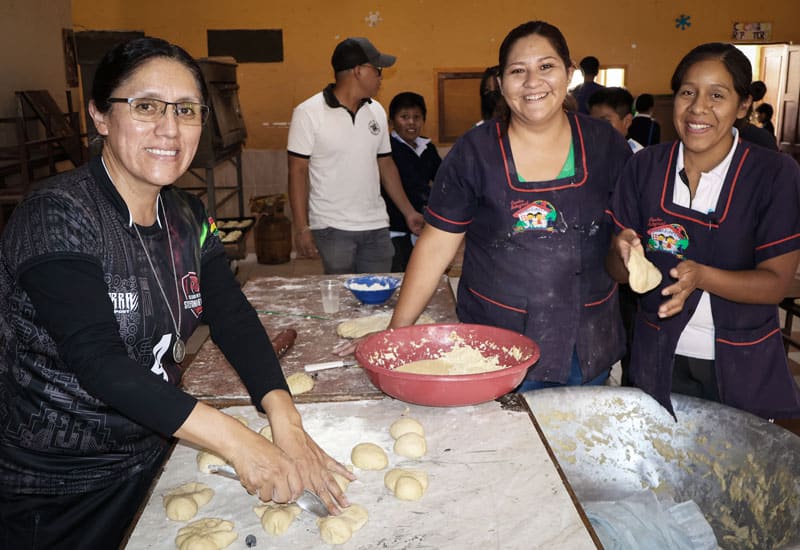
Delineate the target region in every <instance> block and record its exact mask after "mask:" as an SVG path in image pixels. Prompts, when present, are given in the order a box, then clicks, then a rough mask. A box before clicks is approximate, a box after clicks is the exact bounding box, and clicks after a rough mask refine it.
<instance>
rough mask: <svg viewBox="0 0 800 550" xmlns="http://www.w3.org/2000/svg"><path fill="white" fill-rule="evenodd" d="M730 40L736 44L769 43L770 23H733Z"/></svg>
mask: <svg viewBox="0 0 800 550" xmlns="http://www.w3.org/2000/svg"><path fill="white" fill-rule="evenodd" d="M732 38H733V39H734V40H736V41H737V42H769V41H771V40H772V23H765V22H760V23H734V24H733V36H732Z"/></svg>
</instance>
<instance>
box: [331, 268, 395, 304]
mask: <svg viewBox="0 0 800 550" xmlns="http://www.w3.org/2000/svg"><path fill="white" fill-rule="evenodd" d="M352 285H365V286H375V289H374V290H358V289H356V288H353V286H352ZM344 286H345V288H347V289H348V290H349V291H350V292H352V293H353V296H355V297H356V298H357V299H358V300H360V301H361V302H362V303H364V304H382V303H384V302H386V301H387V300H388V299H389V298H391V297H392V294H394V291H395V290H397V287H399V286H400V279H398V278H397V277H380V276H378V275H365V276H363V277H351V278H349V279H347V281H346V282H345V283H344Z"/></svg>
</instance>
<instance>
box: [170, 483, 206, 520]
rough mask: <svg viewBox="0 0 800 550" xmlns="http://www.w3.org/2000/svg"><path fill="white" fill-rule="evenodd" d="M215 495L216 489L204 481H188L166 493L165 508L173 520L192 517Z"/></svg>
mask: <svg viewBox="0 0 800 550" xmlns="http://www.w3.org/2000/svg"><path fill="white" fill-rule="evenodd" d="M213 496H214V490H213V489H211V487H209V486H208V485H205V484H204V483H195V482H193V483H186V484H185V485H181V486H180V487H178V488H176V489H172V490H171V491H169V492H168V493H167V494H166V495H164V509H165V511H166V514H167V517H168V518H169V519H171V520H173V521H186V520H189V519H192V518H193V517H194V516H195V514H197V510H198V509H199V508H200V507H201V506H205V505H206V504H208V502H209V501H210V500H211V498H212V497H213Z"/></svg>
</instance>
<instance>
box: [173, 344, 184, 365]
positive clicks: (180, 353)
mask: <svg viewBox="0 0 800 550" xmlns="http://www.w3.org/2000/svg"><path fill="white" fill-rule="evenodd" d="M185 357H186V344H184V343H183V340H181V339H180V338H175V343H174V344H173V345H172V358H173V359H174V360H175V362H176V363H182V362H183V359H184V358H185Z"/></svg>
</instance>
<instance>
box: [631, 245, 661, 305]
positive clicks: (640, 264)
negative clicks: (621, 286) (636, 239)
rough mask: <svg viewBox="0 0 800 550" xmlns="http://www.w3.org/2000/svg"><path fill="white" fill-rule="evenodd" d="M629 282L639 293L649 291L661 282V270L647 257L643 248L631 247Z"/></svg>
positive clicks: (632, 288)
mask: <svg viewBox="0 0 800 550" xmlns="http://www.w3.org/2000/svg"><path fill="white" fill-rule="evenodd" d="M628 284H629V285H630V287H631V290H633V291H634V292H637V293H639V294H644V293H645V292H649V291H651V290H653V289H654V288H655V287H657V286H658V285H659V284H661V271H659V269H658V268H657V267H656V266H655V265H653V262H651V261H650V260H648V259H647V258H645V256H644V252H642V249H641V248H638V247H637V248H633V249H631V254H630V257H629V258H628Z"/></svg>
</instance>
